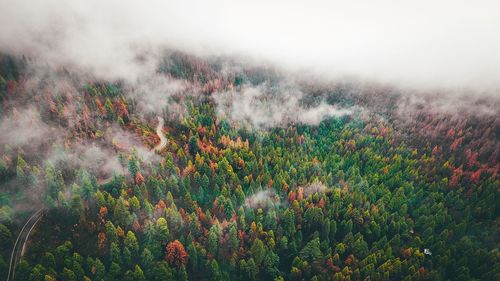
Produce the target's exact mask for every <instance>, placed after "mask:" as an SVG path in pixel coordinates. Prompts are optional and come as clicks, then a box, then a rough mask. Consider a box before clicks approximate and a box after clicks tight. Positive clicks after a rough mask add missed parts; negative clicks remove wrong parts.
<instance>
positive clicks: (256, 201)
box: [243, 189, 280, 209]
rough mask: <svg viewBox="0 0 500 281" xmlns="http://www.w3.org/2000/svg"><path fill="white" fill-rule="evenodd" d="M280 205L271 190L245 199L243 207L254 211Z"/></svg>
mask: <svg viewBox="0 0 500 281" xmlns="http://www.w3.org/2000/svg"><path fill="white" fill-rule="evenodd" d="M279 204H280V200H279V198H278V196H277V195H276V193H275V192H274V191H273V190H269V189H267V190H262V191H259V192H257V193H255V194H253V195H251V196H249V197H247V198H245V203H244V204H243V206H245V207H250V208H254V209H258V208H262V209H265V208H269V207H273V206H276V205H279Z"/></svg>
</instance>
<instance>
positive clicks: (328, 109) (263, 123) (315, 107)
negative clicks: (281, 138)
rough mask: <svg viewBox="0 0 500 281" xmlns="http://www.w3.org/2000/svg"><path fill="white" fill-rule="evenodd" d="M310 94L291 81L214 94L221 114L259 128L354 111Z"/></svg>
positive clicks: (313, 121)
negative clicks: (313, 101)
mask: <svg viewBox="0 0 500 281" xmlns="http://www.w3.org/2000/svg"><path fill="white" fill-rule="evenodd" d="M306 96H307V95H306V94H304V93H303V92H302V91H300V90H299V89H298V88H297V87H296V86H293V85H287V84H280V85H276V86H269V85H267V84H262V85H260V86H256V87H253V86H244V87H243V88H242V89H241V90H237V91H234V92H233V91H229V92H220V93H217V94H215V95H213V97H214V100H215V102H216V104H217V111H218V114H219V115H220V116H222V117H226V118H229V119H230V120H232V121H233V122H238V123H241V124H244V125H250V126H253V127H256V128H273V127H281V126H286V125H288V124H290V123H293V122H299V123H303V124H307V125H318V124H319V123H320V122H321V121H322V120H324V119H325V118H328V117H333V116H344V115H349V114H351V113H352V110H351V109H348V108H339V107H337V106H334V105H330V104H327V103H326V102H325V101H320V102H319V103H316V104H307V103H308V102H307V101H306V100H305V99H306Z"/></svg>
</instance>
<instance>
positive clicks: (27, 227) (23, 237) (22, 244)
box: [7, 209, 45, 281]
mask: <svg viewBox="0 0 500 281" xmlns="http://www.w3.org/2000/svg"><path fill="white" fill-rule="evenodd" d="M44 212H45V209H40V210H38V211H36V212H35V213H34V214H33V215H31V217H29V219H28V220H27V221H26V223H24V225H23V227H22V228H21V231H20V232H19V235H18V236H17V239H16V242H15V243H14V248H13V249H12V253H11V255H10V263H9V273H8V275H7V281H11V280H14V274H15V271H16V265H17V263H18V262H19V260H20V259H21V257H22V256H23V255H24V252H25V250H26V242H27V241H28V238H29V237H30V233H31V231H32V230H33V229H34V228H35V226H36V224H37V223H38V222H39V221H40V219H42V217H43V214H44Z"/></svg>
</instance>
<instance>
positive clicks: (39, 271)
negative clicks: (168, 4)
mask: <svg viewBox="0 0 500 281" xmlns="http://www.w3.org/2000/svg"><path fill="white" fill-rule="evenodd" d="M446 97H447V96H446V93H443V94H442V95H439V96H436V95H433V93H406V92H404V91H403V90H398V89H397V88H393V87H390V86H387V85H381V84H376V83H373V84H370V83H358V82H354V81H347V80H346V81H337V82H324V81H323V82H322V81H316V80H313V79H310V78H309V77H307V75H304V76H300V75H289V74H286V73H284V72H282V71H280V70H278V69H275V68H271V67H261V66H254V65H244V64H240V63H237V62H236V61H235V60H232V59H230V58H201V57H196V56H193V55H189V54H186V53H181V52H168V53H167V54H165V55H164V56H163V57H162V59H161V60H160V62H159V63H158V66H157V69H156V72H155V73H154V74H153V75H151V76H149V77H147V78H143V80H141V81H140V83H137V84H135V85H130V84H128V83H126V81H121V80H116V81H112V82H110V81H106V80H100V79H97V78H95V77H93V76H92V75H88V74H85V73H82V72H80V71H78V70H73V69H71V68H62V67H54V66H51V65H48V64H44V63H43V61H39V60H37V59H35V58H28V57H17V56H10V55H1V56H0V104H1V106H0V254H1V255H0V278H6V277H7V273H8V272H9V262H10V257H11V253H12V249H13V246H14V243H15V240H16V238H17V236H18V234H19V233H20V232H21V231H22V229H21V228H22V226H23V225H24V222H25V221H26V220H27V219H28V218H29V217H30V216H31V215H33V214H34V213H35V212H37V211H39V210H41V211H42V214H43V215H42V216H41V218H40V221H39V222H38V223H37V225H36V227H35V228H34V229H33V231H32V233H31V235H30V236H29V239H27V240H28V241H27V244H26V245H27V248H26V250H25V252H24V255H23V256H22V258H21V259H20V261H19V262H18V263H17V266H16V270H15V280H22V281H24V280H33V281H38V280H44V281H51V280H68V281H87V280H96V281H100V280H106V281H111V280H499V279H500V266H499V259H500V253H499V250H498V246H499V239H498V229H499V219H498V217H499V213H498V212H499V211H498V207H497V206H498V187H499V186H500V185H499V183H500V179H499V177H498V169H499V157H500V156H499V149H500V146H499V136H500V112H499V111H498V109H499V108H500V101H499V100H498V98H495V97H479V98H477V99H474V98H471V97H470V96H465V97H464V98H463V99H467V102H464V103H461V102H460V101H463V100H461V99H460V98H459V97H454V99H453V101H452V102H450V101H449V100H447V98H446ZM160 143H162V144H164V145H161V146H158V144H160Z"/></svg>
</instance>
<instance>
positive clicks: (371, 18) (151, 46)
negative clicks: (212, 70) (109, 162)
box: [0, 0, 500, 93]
mask: <svg viewBox="0 0 500 281" xmlns="http://www.w3.org/2000/svg"><path fill="white" fill-rule="evenodd" d="M0 10H1V11H2V17H0V50H1V51H3V52H9V53H17V54H30V55H33V56H38V57H42V58H44V59H46V60H47V61H49V62H51V63H54V64H63V65H69V66H73V67H79V68H82V69H85V70H90V71H92V72H94V73H95V74H96V75H98V76H100V77H102V78H112V79H116V78H121V79H128V80H129V81H136V79H137V78H138V77H140V76H142V75H144V74H145V73H148V72H151V71H153V70H154V66H155V61H156V57H157V56H158V55H159V54H160V53H161V51H162V50H163V49H164V48H173V49H179V50H182V51H185V52H189V53H194V54H197V55H225V56H239V57H243V58H245V59H248V60H252V61H258V62H260V63H270V64H275V65H278V66H279V67H282V68H284V69H287V70H292V71H307V73H315V74H317V76H318V77H320V76H323V77H325V78H329V79H331V78H335V79H337V78H342V77H357V78H360V79H367V80H373V81H378V82H383V83H391V84H396V85H398V86H401V87H410V88H419V89H426V88H446V89H460V90H463V89H473V90H475V91H478V92H480V91H488V92H490V93H492V92H494V91H495V90H497V89H498V88H499V87H500V76H498V73H500V52H498V50H500V37H499V36H498V34H499V33H500V16H499V14H498V11H499V10H500V3H499V2H498V1H487V0H479V1H474V2H470V1H462V0H458V1H451V0H443V1H430V0H424V1H411V2H410V1H391V0H382V1H349V2H347V1H345V2H344V1H343V2H340V1H318V0H316V1H314V0H313V1H223V0H217V1H189V0H188V1H133V0H129V1H123V0H121V1H118V0H110V1H97V0H85V1H84V0H78V1H62V0H39V1H29V0H17V1H7V0H0Z"/></svg>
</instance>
